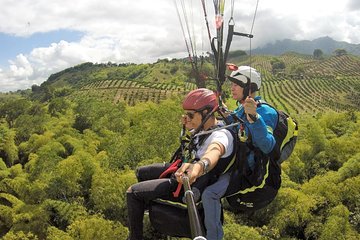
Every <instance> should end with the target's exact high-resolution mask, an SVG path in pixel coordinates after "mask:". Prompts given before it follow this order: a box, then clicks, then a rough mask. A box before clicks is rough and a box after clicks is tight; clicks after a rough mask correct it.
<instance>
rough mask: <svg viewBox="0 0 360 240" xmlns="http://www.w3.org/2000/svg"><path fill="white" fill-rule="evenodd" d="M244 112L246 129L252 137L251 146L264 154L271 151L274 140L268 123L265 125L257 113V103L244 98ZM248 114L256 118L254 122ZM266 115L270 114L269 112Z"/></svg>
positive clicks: (251, 99)
mask: <svg viewBox="0 0 360 240" xmlns="http://www.w3.org/2000/svg"><path fill="white" fill-rule="evenodd" d="M244 111H245V113H247V116H246V118H247V120H248V122H247V124H246V125H247V127H248V128H249V130H250V132H251V136H252V142H253V144H254V145H255V146H256V147H258V148H259V149H260V150H261V151H262V152H264V153H265V154H267V153H269V152H271V151H272V149H273V148H274V146H275V143H276V142H275V138H274V136H273V135H272V131H273V129H272V127H271V126H270V123H268V124H267V123H266V122H265V121H264V118H263V117H262V116H260V115H259V114H258V113H257V103H256V101H255V100H254V99H253V98H249V97H248V98H246V99H245V102H244ZM248 114H251V115H253V116H256V117H257V120H256V121H254V120H253V119H252V118H251V117H249V115H248ZM267 114H271V113H270V112H269V113H267Z"/></svg>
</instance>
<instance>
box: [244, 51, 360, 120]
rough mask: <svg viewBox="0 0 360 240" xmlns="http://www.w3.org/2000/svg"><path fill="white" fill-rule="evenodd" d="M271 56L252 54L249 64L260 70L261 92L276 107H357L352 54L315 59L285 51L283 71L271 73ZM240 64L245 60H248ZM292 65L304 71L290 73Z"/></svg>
mask: <svg viewBox="0 0 360 240" xmlns="http://www.w3.org/2000/svg"><path fill="white" fill-rule="evenodd" d="M271 59H272V57H268V56H255V57H254V58H253V60H252V62H253V63H252V66H253V67H255V68H256V69H258V70H259V71H260V72H261V74H262V79H263V82H262V87H261V89H260V95H261V96H263V98H264V99H265V100H266V101H267V102H269V103H271V104H273V105H274V106H275V107H277V108H279V109H283V110H285V111H287V112H289V113H292V114H301V113H317V112H326V111H328V110H333V111H337V112H341V111H348V110H357V111H359V110H360V107H359V103H360V59H359V58H356V57H352V56H339V57H335V56H334V57H331V58H329V59H326V60H314V59H312V58H311V57H307V56H303V57H301V56H299V55H297V54H287V55H283V56H280V57H279V59H281V60H283V61H284V62H285V65H286V69H285V72H283V73H280V74H276V75H274V74H272V72H271V64H270V61H271ZM239 64H248V61H244V62H240V63H239ZM293 65H298V66H299V65H301V66H303V69H304V73H302V74H297V75H296V74H291V73H289V72H287V71H288V69H289V68H291V66H293Z"/></svg>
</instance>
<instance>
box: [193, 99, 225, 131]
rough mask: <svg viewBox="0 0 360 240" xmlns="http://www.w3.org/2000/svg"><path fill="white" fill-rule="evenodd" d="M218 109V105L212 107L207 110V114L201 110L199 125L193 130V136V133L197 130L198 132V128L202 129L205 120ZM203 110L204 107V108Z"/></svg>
mask: <svg viewBox="0 0 360 240" xmlns="http://www.w3.org/2000/svg"><path fill="white" fill-rule="evenodd" d="M218 109H219V107H218V106H216V107H214V108H213V109H212V110H211V111H210V112H208V113H207V114H204V113H203V111H201V119H202V120H201V123H200V125H199V126H198V127H197V128H196V129H195V131H194V132H193V134H192V135H193V136H194V135H195V134H197V133H198V132H200V130H202V129H203V127H204V125H205V123H206V122H207V120H209V118H210V117H211V116H212V115H213V114H214V113H215V112H216V111H217V110H218ZM204 110H205V109H204Z"/></svg>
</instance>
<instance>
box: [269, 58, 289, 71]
mask: <svg viewBox="0 0 360 240" xmlns="http://www.w3.org/2000/svg"><path fill="white" fill-rule="evenodd" d="M270 64H271V67H272V72H273V74H275V73H277V72H279V71H282V70H284V69H285V67H286V66H285V62H284V61H282V60H280V59H278V58H273V59H272V60H271V61H270Z"/></svg>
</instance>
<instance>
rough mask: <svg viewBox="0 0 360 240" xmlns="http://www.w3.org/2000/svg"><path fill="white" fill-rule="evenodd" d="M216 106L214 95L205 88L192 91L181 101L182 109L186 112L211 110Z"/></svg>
mask: <svg viewBox="0 0 360 240" xmlns="http://www.w3.org/2000/svg"><path fill="white" fill-rule="evenodd" d="M218 106H219V104H218V101H217V100H216V95H215V93H214V92H213V91H211V90H209V89H206V88H198V89H195V90H192V91H191V92H189V94H188V95H187V96H186V98H185V100H184V101H183V109H186V110H194V111H202V110H204V109H206V108H209V109H211V110H213V109H214V108H216V107H218Z"/></svg>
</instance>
